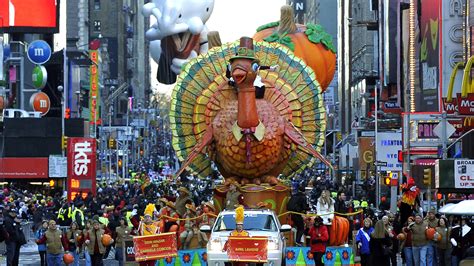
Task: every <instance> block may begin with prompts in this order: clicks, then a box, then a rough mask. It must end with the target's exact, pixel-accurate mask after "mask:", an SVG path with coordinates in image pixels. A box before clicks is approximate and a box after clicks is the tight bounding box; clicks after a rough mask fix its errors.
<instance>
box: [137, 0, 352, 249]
mask: <svg viewBox="0 0 474 266" xmlns="http://www.w3.org/2000/svg"><path fill="white" fill-rule="evenodd" d="M213 6H214V1H211V0H187V1H186V0H169V1H167V0H162V1H158V0H154V1H152V2H150V3H148V4H146V5H145V6H144V9H143V14H144V15H145V16H154V17H155V18H156V19H157V23H155V24H153V25H152V26H151V27H150V29H149V30H148V31H147V34H146V36H147V38H148V39H149V40H150V41H151V43H150V53H151V54H152V57H153V59H154V60H155V61H157V62H158V61H159V62H160V69H162V70H163V69H164V70H169V69H171V70H172V71H173V72H174V73H179V75H178V77H177V78H176V85H175V86H174V89H173V91H172V95H171V105H170V106H171V110H170V114H169V118H170V125H171V130H172V135H173V139H172V146H173V148H174V150H175V151H176V156H177V157H178V159H179V160H180V161H182V167H181V169H179V171H178V172H177V173H176V176H179V175H180V174H181V173H183V171H184V170H185V169H186V170H188V171H190V172H191V173H193V174H195V175H196V176H198V177H201V178H205V177H208V176H211V175H212V173H213V169H214V167H213V166H214V165H215V166H216V167H217V169H218V170H219V172H220V174H221V175H222V176H223V177H224V178H225V180H226V184H230V183H235V182H237V183H238V184H239V187H240V192H241V193H242V196H243V201H245V204H246V205H248V206H257V205H258V203H259V202H263V203H265V204H266V206H270V207H271V209H273V210H275V212H276V213H277V214H278V215H281V216H280V217H287V216H282V215H283V214H284V213H285V211H286V203H287V202H288V200H289V196H290V195H289V191H290V189H289V188H288V186H286V185H284V184H283V183H282V178H286V179H288V178H291V177H292V176H293V175H295V174H298V173H300V172H301V171H302V170H304V169H305V168H306V167H311V166H312V165H313V164H314V163H316V162H317V161H320V162H322V163H324V164H326V165H328V166H329V167H330V168H332V166H331V164H330V163H329V162H328V161H327V160H326V159H325V158H324V157H323V156H322V155H321V154H320V153H319V151H320V150H321V147H322V145H323V144H324V141H325V131H326V110H325V105H324V102H323V94H322V92H323V88H322V87H321V85H320V83H323V84H324V86H327V84H329V82H330V81H331V79H332V76H333V74H334V68H335V55H334V51H333V49H332V39H331V38H327V34H326V33H324V32H323V31H322V29H321V28H320V27H317V26H315V27H313V26H310V27H307V28H305V33H304V34H305V36H306V37H305V38H308V39H310V43H307V44H304V45H300V44H301V43H302V42H301V40H300V39H299V38H300V37H295V38H296V39H294V40H295V42H296V43H297V44H298V45H295V46H294V47H293V46H292V45H288V44H290V43H291V42H289V41H288V38H286V36H284V35H285V34H284V33H281V34H280V33H278V34H272V33H271V31H272V29H271V27H265V28H264V29H268V33H269V34H270V36H272V37H271V38H266V37H265V36H266V35H265V34H266V33H265V34H264V33H257V34H256V35H255V38H256V39H258V40H259V41H254V39H252V38H249V37H242V38H240V40H238V41H235V42H231V43H226V44H223V45H218V46H216V47H212V48H210V49H209V50H207V48H208V45H207V36H206V35H207V33H208V30H207V27H206V25H205V23H206V21H207V20H208V19H209V16H210V14H211V13H212V9H213ZM286 9H287V8H285V10H286ZM282 12H283V11H282ZM285 12H287V11H285ZM282 24H284V23H282ZM274 26H278V25H274ZM297 31H302V29H300V28H298V29H297ZM282 34H283V35H282ZM277 35H278V36H277ZM294 35H295V36H296V35H298V32H295V33H294ZM262 39H264V40H269V41H273V42H267V41H264V40H262ZM275 40H276V41H275ZM293 48H295V49H293ZM296 48H297V49H296ZM310 48H311V49H316V50H318V51H319V52H318V53H316V54H318V55H317V56H321V57H323V58H322V59H321V60H322V61H318V62H319V65H318V64H316V65H313V66H311V65H310V62H308V60H309V59H311V58H309V57H308V56H309V54H303V55H301V54H298V53H299V52H301V51H300V49H302V50H303V51H304V50H307V49H310ZM206 50H207V51H206ZM292 50H294V52H295V53H296V54H297V55H295V54H294V53H293V51H292ZM313 54H314V53H313ZM298 55H299V56H298ZM165 59H166V60H165ZM312 60H313V61H314V59H312ZM165 61H167V62H165ZM164 62H165V63H167V64H168V65H167V66H166V67H163V66H164V65H162V64H163V63H164ZM321 62H322V63H321ZM307 64H308V65H310V67H308V65H307ZM315 72H316V74H315ZM168 74H169V73H168ZM159 81H160V82H163V81H161V80H159ZM173 82H174V80H166V82H165V83H168V84H170V83H173ZM227 188H228V187H226V186H217V187H216V189H215V190H214V205H215V206H216V211H220V210H222V206H223V199H222V195H225V193H226V192H227ZM280 219H282V218H280ZM335 221H336V222H333V225H334V228H333V229H332V230H333V231H334V232H336V231H338V232H339V231H340V233H338V236H337V237H336V236H335V233H333V236H332V238H333V241H332V243H333V244H335V245H339V244H343V242H345V241H346V239H347V234H348V230H346V227H347V224H348V222H347V220H346V219H345V218H342V217H338V218H337V219H335Z"/></svg>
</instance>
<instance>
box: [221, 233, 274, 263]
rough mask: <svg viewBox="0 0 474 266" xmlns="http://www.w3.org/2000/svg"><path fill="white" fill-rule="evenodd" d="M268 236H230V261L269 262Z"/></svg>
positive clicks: (228, 248)
mask: <svg viewBox="0 0 474 266" xmlns="http://www.w3.org/2000/svg"><path fill="white" fill-rule="evenodd" d="M267 244H268V238H266V237H241V236H230V237H229V239H228V240H227V243H226V246H227V256H228V257H229V260H230V261H244V262H267Z"/></svg>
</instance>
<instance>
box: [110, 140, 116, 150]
mask: <svg viewBox="0 0 474 266" xmlns="http://www.w3.org/2000/svg"><path fill="white" fill-rule="evenodd" d="M116 147H117V142H116V141H115V139H113V138H110V139H109V149H115V148H116Z"/></svg>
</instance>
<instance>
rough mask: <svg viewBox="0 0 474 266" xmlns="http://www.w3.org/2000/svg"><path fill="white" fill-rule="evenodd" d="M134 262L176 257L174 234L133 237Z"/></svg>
mask: <svg viewBox="0 0 474 266" xmlns="http://www.w3.org/2000/svg"><path fill="white" fill-rule="evenodd" d="M133 246H134V250H135V261H147V260H156V259H160V258H166V257H176V256H178V244H177V242H176V233H173V232H171V233H164V234H158V235H150V236H135V237H133Z"/></svg>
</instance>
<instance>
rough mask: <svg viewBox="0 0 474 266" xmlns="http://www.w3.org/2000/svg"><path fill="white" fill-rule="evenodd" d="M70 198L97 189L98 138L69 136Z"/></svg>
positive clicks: (68, 170)
mask: <svg viewBox="0 0 474 266" xmlns="http://www.w3.org/2000/svg"><path fill="white" fill-rule="evenodd" d="M67 176H68V199H74V198H75V197H76V195H77V194H79V193H82V196H83V197H84V196H85V195H87V193H88V192H92V193H93V194H95V191H96V140H95V139H94V138H68V142H67Z"/></svg>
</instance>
